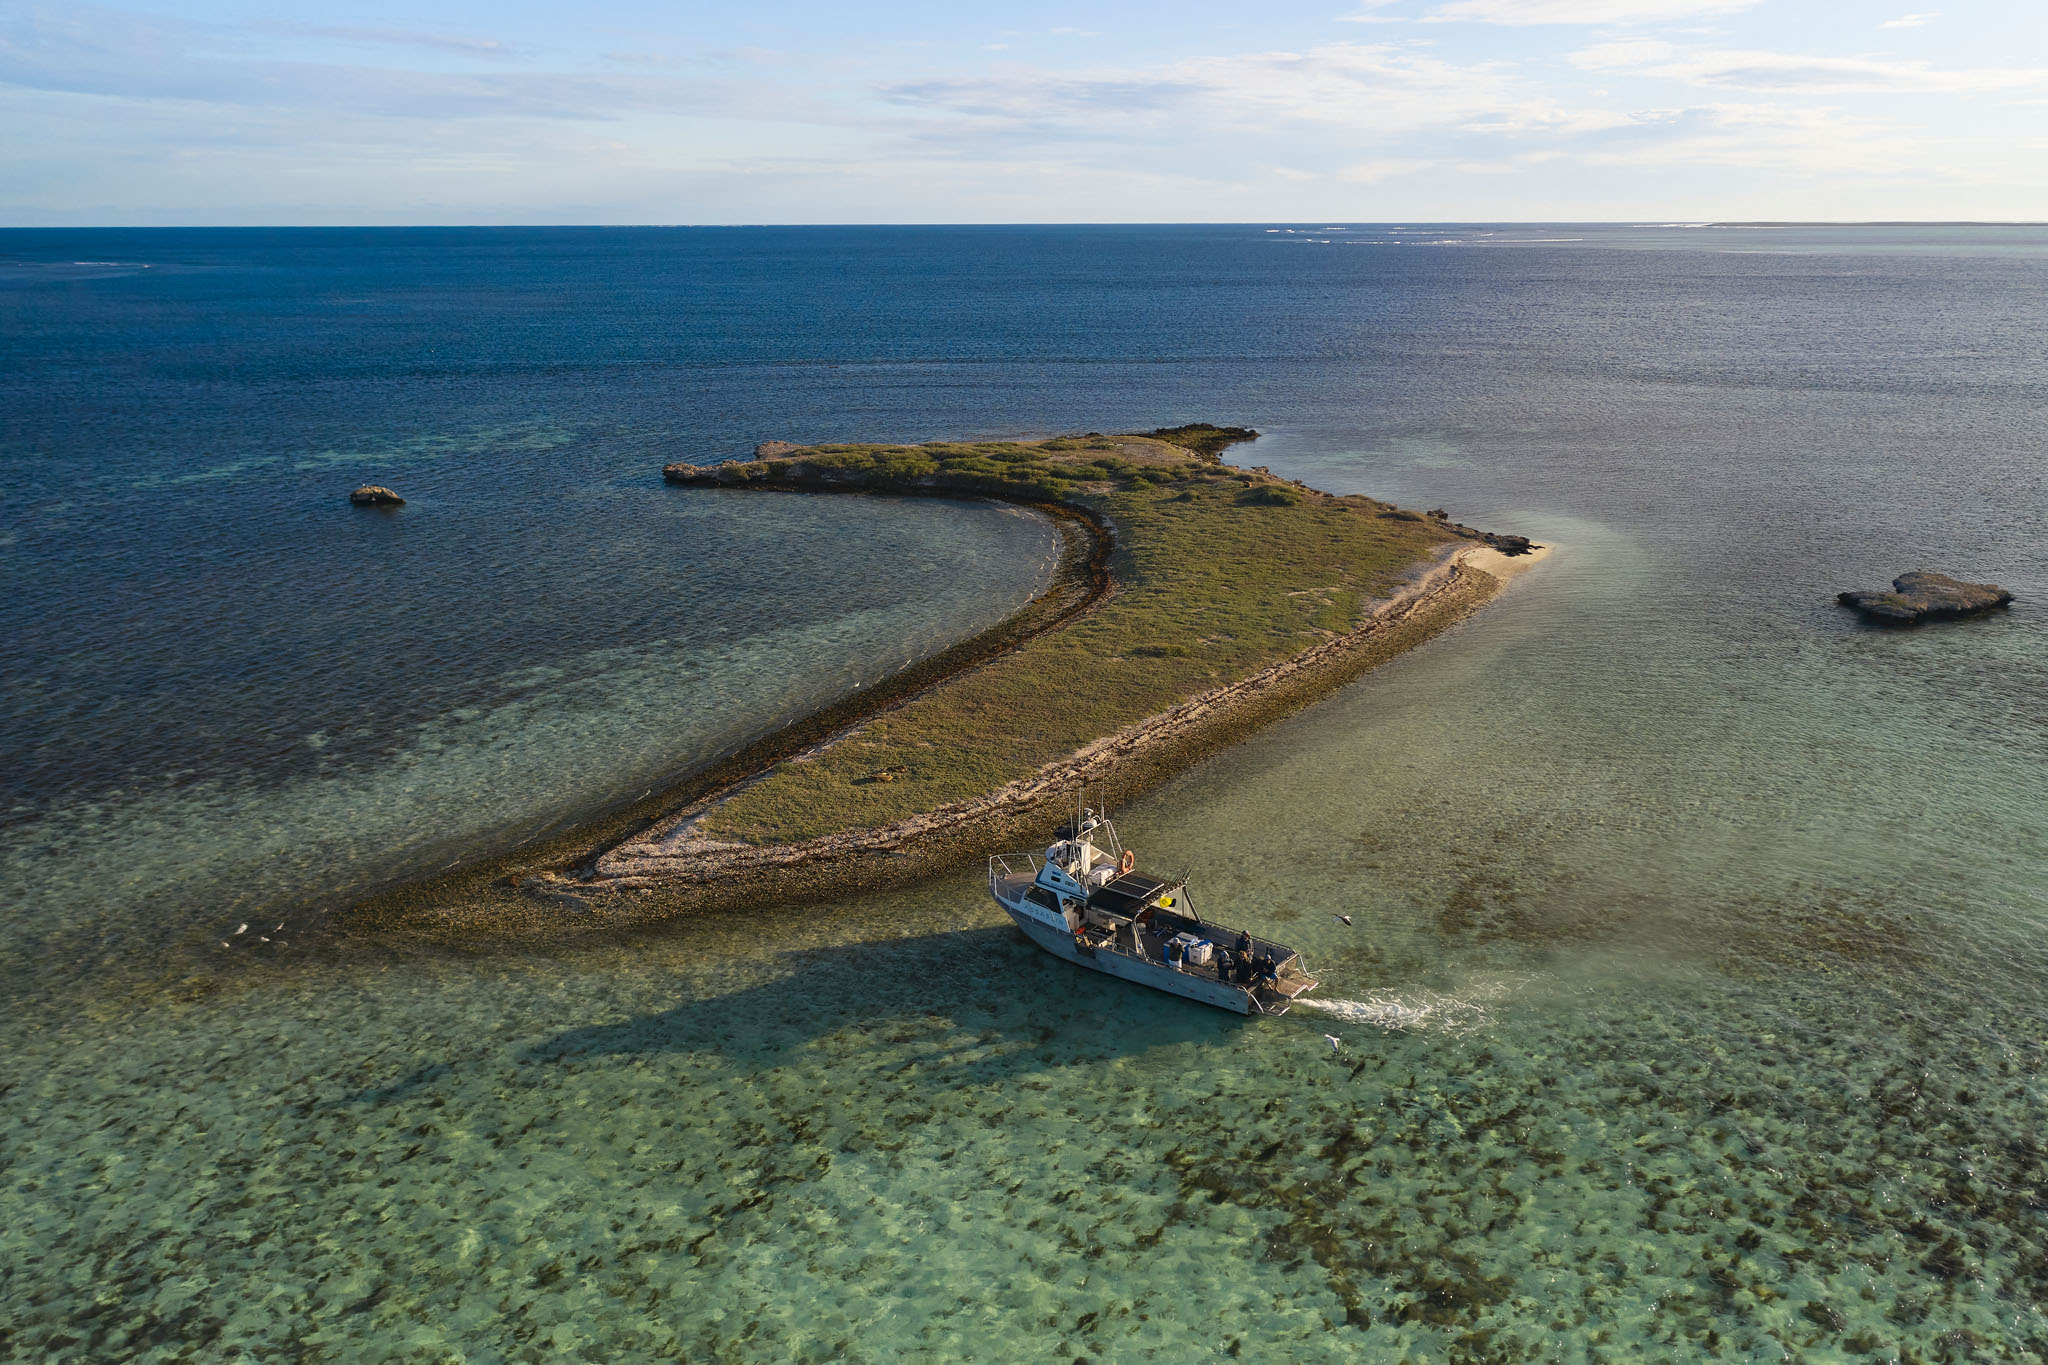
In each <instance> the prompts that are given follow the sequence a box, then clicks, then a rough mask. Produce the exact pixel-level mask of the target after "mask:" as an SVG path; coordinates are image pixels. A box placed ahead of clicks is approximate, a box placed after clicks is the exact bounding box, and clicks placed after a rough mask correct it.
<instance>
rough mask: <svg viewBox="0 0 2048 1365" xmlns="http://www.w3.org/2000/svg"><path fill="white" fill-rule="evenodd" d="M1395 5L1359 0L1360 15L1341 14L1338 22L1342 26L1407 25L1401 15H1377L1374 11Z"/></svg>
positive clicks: (1382, 0) (1379, 0) (1380, 0)
mask: <svg viewBox="0 0 2048 1365" xmlns="http://www.w3.org/2000/svg"><path fill="white" fill-rule="evenodd" d="M1393 3H1394V0H1359V5H1358V13H1356V14H1340V15H1338V16H1337V22H1338V23H1340V24H1405V23H1407V22H1408V21H1407V20H1406V19H1405V18H1403V17H1401V16H1400V15H1398V14H1376V13H1374V11H1375V10H1383V9H1385V8H1386V7H1387V6H1389V5H1391V4H1393Z"/></svg>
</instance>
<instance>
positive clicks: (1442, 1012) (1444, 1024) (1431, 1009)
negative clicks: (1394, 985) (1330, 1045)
mask: <svg viewBox="0 0 2048 1365" xmlns="http://www.w3.org/2000/svg"><path fill="white" fill-rule="evenodd" d="M1508 990H1509V987H1508V983H1506V982H1495V983H1491V984H1488V985H1484V986H1477V987H1473V988H1471V989H1468V990H1465V991H1461V992H1457V993H1454V994H1446V993H1444V992H1441V991H1431V990H1411V991H1375V992H1373V993H1372V994H1371V995H1369V996H1367V997H1366V998H1365V999H1363V1000H1318V999H1316V998H1314V997H1312V996H1305V997H1302V998H1299V999H1297V1000H1296V1001H1295V1002H1294V1007H1295V1008H1296V1009H1311V1010H1320V1011H1321V1012H1322V1013H1324V1014H1326V1015H1328V1016H1330V1017H1331V1018H1333V1019H1340V1020H1342V1021H1343V1022H1345V1023H1347V1024H1370V1025H1372V1026H1373V1027H1374V1028H1378V1029H1384V1030H1386V1031H1387V1032H1388V1033H1447V1034H1461V1033H1470V1032H1472V1031H1473V1030H1474V1029H1478V1028H1483V1027H1485V1025H1486V1024H1487V1022H1488V1021H1489V1020H1490V1019H1491V1018H1492V1017H1493V1011H1492V1008H1491V1006H1492V1005H1493V1004H1494V1003H1495V1002H1497V1001H1499V1000H1500V999H1501V998H1502V997H1504V996H1506V995H1507V993H1508Z"/></svg>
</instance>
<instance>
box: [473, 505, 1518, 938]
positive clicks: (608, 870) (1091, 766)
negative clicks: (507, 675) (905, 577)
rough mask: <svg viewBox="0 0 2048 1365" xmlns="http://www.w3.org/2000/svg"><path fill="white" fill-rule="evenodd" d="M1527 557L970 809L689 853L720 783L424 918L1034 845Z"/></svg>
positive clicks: (1428, 581)
mask: <svg viewBox="0 0 2048 1365" xmlns="http://www.w3.org/2000/svg"><path fill="white" fill-rule="evenodd" d="M1541 555H1542V551H1537V552H1535V553H1532V554H1529V555H1524V556H1519V557H1516V558H1512V559H1511V558H1508V557H1507V556H1504V555H1501V554H1500V553H1499V552H1498V551H1495V550H1492V549H1488V548H1486V547H1483V546H1466V547H1453V548H1451V549H1449V550H1447V552H1446V553H1445V554H1444V555H1442V556H1441V557H1440V558H1439V560H1438V562H1437V563H1435V564H1434V565H1433V566H1431V567H1430V568H1429V569H1428V570H1427V571H1426V572H1425V573H1423V574H1422V575H1421V576H1420V577H1419V578H1418V579H1417V580H1416V581H1415V582H1414V583H1412V584H1411V585H1410V586H1409V587H1408V588H1406V589H1405V590H1404V591H1402V592H1401V593H1399V594H1397V595H1396V596H1394V597H1393V598H1391V599H1389V600H1388V601H1386V602H1384V603H1382V604H1381V605H1380V606H1379V607H1378V608H1377V609H1376V610H1375V611H1374V612H1373V613H1372V615H1371V616H1370V617H1369V618H1368V619H1367V620H1366V621H1365V622H1363V623H1362V624H1361V625H1359V626H1358V627H1357V628H1356V629H1354V630H1352V631H1351V632H1349V633H1348V634H1345V635H1341V636H1338V637H1336V638H1335V639H1332V640H1328V641H1325V642H1323V643H1321V644H1319V645H1316V646H1314V647H1313V648H1310V649H1308V650H1306V651H1304V652H1302V653H1301V654H1298V655H1296V656H1294V657H1293V658H1290V659H1287V660H1285V661H1283V662H1281V663H1278V664H1275V665H1273V666H1272V667H1270V668H1266V669H1264V670H1261V671H1260V672H1258V673H1256V674H1253V675H1252V676H1250V677H1247V678H1243V679H1240V680H1239V681H1237V682H1235V683H1231V684H1229V685H1227V686H1223V687H1218V688H1216V689H1214V690H1212V691H1210V692H1205V693H1203V694H1201V695H1199V696H1195V697H1191V698H1189V699H1188V700H1187V701H1185V702H1182V703H1180V704H1179V705H1177V706H1174V707H1172V708H1170V709H1169V710H1167V711H1164V712H1162V713H1160V714H1158V715H1155V716H1152V717H1149V718H1147V719H1146V720H1143V721H1141V722H1139V723H1137V724H1135V725H1131V726H1128V727H1126V728H1124V729H1123V730H1121V731H1119V732H1117V733H1116V734H1114V735H1110V736H1108V737H1106V738H1104V739H1101V740H1098V741H1096V742H1095V743H1093V744H1091V745H1089V746H1087V747H1086V748H1084V749H1082V750H1081V751H1079V752H1077V753H1074V754H1071V755H1069V756H1068V757H1066V758H1065V759H1062V760H1061V761H1059V762H1056V763H1053V764H1049V765H1047V766H1046V767H1045V768H1042V769H1040V770H1039V771H1038V772H1036V773H1034V774H1032V775H1031V776H1030V777H1028V778H1025V779H1022V780H1020V781H1017V782H1012V783H1010V784H1008V785H1007V786H1004V787H1002V788H1000V789H998V790H996V791H994V792H991V793H989V794H988V795H987V796H985V797H982V798H980V799H979V800H975V801H969V802H960V803H955V804H953V805H950V806H944V807H941V808H939V809H937V810H934V811H931V812H929V813H928V814H925V815H921V816H918V817H916V818H914V819H910V820H904V821H899V822H896V823H893V824H890V825H886V826H880V827H876V828H872V829H863V830H853V831H848V832H845V833H841V834H835V835H831V836H828V837H826V838H821V839H813V840H807V841H804V842H801V843H793V844H779V845H758V846H757V845H736V846H735V845H729V844H727V845H718V844H708V843H705V842H698V841H693V840H691V839H690V838H689V837H688V833H687V831H688V830H689V827H690V825H691V824H692V822H694V821H695V820H697V819H699V818H700V817H701V816H702V815H704V814H705V813H706V811H707V810H709V809H711V808H712V807H714V806H715V805H716V804H717V803H718V801H720V800H722V799H724V798H726V797H728V796H729V795H731V794H732V793H733V792H734V791H736V790H738V789H739V787H740V786H742V785H743V783H734V784H732V785H730V786H728V787H727V788H725V789H724V790H722V791H720V792H717V793H714V794H713V795H711V796H709V797H708V798H706V799H703V800H700V801H698V802H696V803H693V804H692V805H690V806H688V807H686V808H684V809H683V810H681V811H678V812H676V813H675V814H674V815H672V816H670V817H669V818H668V819H665V820H663V821H660V822H658V823H657V824H655V825H653V826H651V827H649V828H647V829H646V830H644V831H643V832H641V833H639V834H637V835H634V836H632V837H630V838H628V839H627V840H626V841H624V842H622V843H620V844H618V845H616V846H614V847H612V848H610V849H608V850H605V851H603V852H601V853H599V854H598V855H597V856H596V857H595V858H594V859H592V860H591V861H590V862H589V863H587V864H585V866H584V868H583V875H581V876H576V875H569V874H564V873H559V872H539V873H534V874H530V875H526V876H522V877H518V878H517V893H516V894H512V895H506V896H500V897H492V898H489V899H488V900H487V901H485V902H481V903H479V902H471V903H469V904H467V905H465V906H463V907H461V908H460V909H454V908H453V907H446V906H445V905H444V906H443V907H439V908H440V909H441V913H440V914H438V915H436V916H435V918H437V919H440V920H441V925H442V927H443V928H446V929H459V930H464V931H489V932H506V931H514V932H516V931H520V930H525V931H529V932H530V931H558V930H562V929H575V928H592V927H595V926H596V925H598V924H602V925H605V926H613V927H616V926H622V925H627V924H632V923H639V922H648V921H653V920H658V919H663V918H667V917H669V916H671V915H674V914H678V913H683V912H687V911H692V910H722V909H733V908H739V907H744V906H747V905H759V904H765V903H773V902H781V901H793V900H808V899H814V898H822V897H828V896H833V895H839V894H844V893H847V892H850V891H855V890H878V889H884V888H887V887H891V886H899V885H903V884H907V883H909V882H912V881H915V880H918V879H919V878H922V877H925V876H929V875H931V874H932V873H934V872H938V871H941V870H945V869H949V868H954V867H958V866H960V865H961V864H962V863H964V862H969V861H972V860H974V859H976V858H978V857H981V856H983V855H984V854H986V853H987V852H989V851H991V850H994V849H996V848H997V847H998V846H1000V847H1002V848H1008V847H1011V846H1014V845H1017V844H1021V843H1030V842H1033V841H1036V840H1037V839H1039V838H1040V837H1041V836H1042V835H1043V834H1044V833H1045V826H1046V825H1047V824H1048V821H1049V819H1050V814H1051V812H1052V811H1053V810H1055V809H1058V808H1063V807H1064V804H1065V802H1066V801H1067V800H1068V799H1070V798H1071V796H1072V793H1073V791H1074V789H1075V787H1076V786H1077V785H1084V784H1085V785H1087V786H1089V787H1092V788H1098V789H1109V790H1114V791H1115V792H1116V793H1117V795H1118V796H1119V798H1120V799H1129V798H1130V797H1132V796H1134V795H1136V794H1137V793H1139V792H1141V791H1143V790H1145V789H1147V788H1149V787H1152V786H1155V785H1157V784H1158V783H1160V782H1162V781H1164V780H1166V779H1167V778H1169V777H1171V776H1173V775H1174V774H1176V773H1178V772H1180V771H1181V770H1183V769H1184V768H1186V767H1188V766H1189V765H1190V764H1192V763H1194V762H1197V761H1199V760H1200V759H1201V758H1203V757H1206V756H1207V755H1209V754H1211V753H1214V752H1216V751H1217V750H1219V749H1222V748H1225V747H1228V746H1229V745H1231V744H1234V743H1236V742H1237V741H1239V740H1241V739H1243V738H1244V737H1245V736H1247V735H1249V734H1250V733H1251V732H1253V731H1254V730H1256V729H1258V728H1259V727H1261V726H1263V725H1265V724H1268V723H1270V722H1271V721H1273V720H1276V719H1278V718H1279V717H1281V716H1283V715H1286V714H1288V713H1289V712H1292V711H1295V710H1298V709H1300V708H1301V707H1303V706H1305V705H1307V704H1309V703H1310V702H1312V701H1315V700H1317V699H1318V698H1320V697H1322V696H1325V695H1327V694H1328V693H1330V692H1332V691H1334V690H1336V689H1337V688H1339V687H1341V686H1343V685H1344V684H1345V683H1348V682H1351V681H1353V680H1354V679H1356V678H1358V677H1360V676H1362V675H1363V674H1365V673H1367V672H1370V671H1371V670H1372V669H1374V668H1376V667H1378V666H1379V665H1381V664H1383V663H1385V662H1387V661H1388V660H1390V659H1393V658H1395V657H1397V656H1399V655H1401V654H1403V653H1405V652H1406V651H1408V650H1410V649H1412V648H1414V647H1415V646H1417V645H1419V644H1422V643H1423V642H1424V641H1426V640H1428V639H1430V638H1431V637H1432V636H1434V635H1436V634H1438V633H1439V632H1441V631H1443V630H1445V629H1447V628H1448V627H1450V626H1452V625H1454V624H1456V623H1457V622H1459V621H1461V620H1463V619H1464V618H1465V617H1467V616H1469V615H1471V614H1472V613H1473V612H1474V611H1477V610H1478V609H1479V608H1480V607H1482V606H1484V605H1485V604H1486V603H1488V602H1490V601H1492V600H1493V598H1494V597H1495V596H1496V595H1497V594H1498V593H1499V592H1500V590H1501V589H1502V588H1503V587H1504V586H1505V584H1506V581H1507V579H1508V578H1509V577H1511V576H1512V575H1513V574H1515V573H1519V572H1520V571H1521V570H1523V569H1524V568H1526V567H1527V566H1528V565H1529V564H1531V563H1533V562H1535V561H1536V560H1537V559H1539V558H1540V557H1541ZM679 836H680V837H679ZM451 911H452V913H453V916H454V920H451V919H449V918H447V916H448V915H449V914H450V912H451ZM457 921H459V922H457Z"/></svg>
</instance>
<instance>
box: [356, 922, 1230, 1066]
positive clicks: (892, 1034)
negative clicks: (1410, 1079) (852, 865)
mask: <svg viewBox="0 0 2048 1365" xmlns="http://www.w3.org/2000/svg"><path fill="white" fill-rule="evenodd" d="M757 969H758V970H767V971H772V972H773V973H774V975H773V977H772V978H771V979H769V980H765V981H760V982H758V983H756V984H753V985H747V986H742V987H740V988H738V989H736V990H732V991H727V992H723V993H720V994H715V995H702V996H695V997H692V998H690V999H686V1000H681V1001H678V1002H677V1003H676V1004H674V1005H672V1006H670V1007H669V1008H667V1009H664V1010H661V1011H659V1012H657V1013H652V1014H641V1015H636V1016H633V1017H631V1018H627V1019H621V1020H617V1021H615V1022H611V1023H601V1024H588V1025H582V1026H579V1027H575V1028H567V1029H563V1030H561V1031H559V1032H557V1033H555V1034H553V1035H551V1036H549V1037H546V1038H543V1039H540V1040H538V1041H535V1042H533V1043H531V1044H528V1045H527V1046H525V1047H522V1048H519V1049H518V1050H517V1051H516V1053H514V1054H513V1057H512V1058H511V1059H509V1060H512V1061H513V1062H514V1064H515V1065H516V1066H517V1067H519V1068H521V1069H524V1068H526V1067H528V1066H541V1067H549V1068H561V1067H565V1066H566V1067H572V1068H573V1067H575V1066H576V1065H577V1064H578V1063H579V1062H581V1061H583V1060H584V1059H591V1058H602V1057H618V1056H636V1055H637V1056H652V1055H658V1054H664V1053H693V1052H694V1053H714V1054H717V1055H718V1056H719V1057H720V1058H721V1060H722V1061H723V1063H724V1064H725V1066H726V1067H727V1068H736V1069H738V1070H739V1071H741V1072H742V1073H753V1072H761V1071H768V1070H773V1069H775V1068H777V1067H781V1066H785V1065H791V1064H795V1063H798V1062H799V1061H800V1060H801V1059H800V1054H803V1053H806V1052H810V1051H812V1050H814V1049H819V1048H825V1049H828V1050H830V1051H831V1052H834V1053H844V1054H846V1055H847V1056H848V1057H856V1056H857V1057H860V1058H863V1059H873V1060H879V1061H882V1062H883V1063H884V1064H886V1065H888V1066H890V1067H891V1068H901V1067H908V1066H916V1067H919V1068H922V1069H924V1070H925V1071H927V1072H930V1071H931V1070H934V1069H939V1070H943V1071H945V1072H947V1073H948V1079H949V1081H950V1082H951V1083H953V1084H958V1085H973V1084H977V1083H980V1082H984V1081H991V1080H995V1079H998V1078H1003V1077H1014V1076H1018V1075H1025V1074H1030V1073H1033V1072H1037V1071H1043V1070H1049V1069H1053V1068H1057V1067H1062V1066H1067V1065H1072V1064H1074V1063H1076V1062H1089V1063H1093V1062H1099V1061H1103V1060H1106V1059H1110V1058H1115V1057H1119V1056H1133V1055H1137V1054H1142V1053H1145V1052H1149V1051H1152V1050H1154V1049H1158V1048H1169V1047H1175V1046H1178V1045H1180V1044H1184V1043H1216V1042H1227V1041H1230V1040H1231V1039H1234V1038H1235V1037H1236V1036H1237V1035H1238V1033H1239V1032H1240V1031H1241V1030H1242V1029H1243V1028H1244V1027H1245V1026H1246V1022H1247V1021H1246V1020H1245V1019H1243V1018H1242V1017H1240V1016H1236V1015H1230V1014H1225V1013H1223V1012H1221V1011H1217V1010H1213V1009H1209V1008H1207V1007H1205V1006H1202V1005H1199V1004H1196V1003H1195V1002H1192V1001H1188V1000H1180V999H1175V998H1173V997H1170V996H1164V995H1160V994H1157V993H1154V992H1151V991H1134V990H1132V989H1131V988H1130V987H1129V986H1128V985H1126V984H1124V983H1122V982H1119V981H1116V980H1114V979H1110V978H1105V977H1102V976H1099V975H1097V974H1095V973H1093V972H1089V971H1086V970H1083V969H1082V968H1079V967H1076V966H1074V965H1072V964H1070V963H1064V962H1058V961H1050V960H1048V959H1047V957H1046V955H1045V954H1044V953H1042V952H1040V951H1039V950H1038V949H1037V948H1035V947H1034V946H1033V945H1032V944H1031V943H1030V942H1029V941H1028V940H1027V939H1026V938H1025V937H1024V935H1023V934H1022V933H1021V932H1020V931H1019V930H1017V929H1016V928H1014V927H1012V926H1011V925H1007V924H1005V925H999V926H990V927H986V928H976V929H960V930H951V931H946V932H941V933H933V934H922V935H917V936H914V937H909V938H900V939H889V940H885V941H882V942H875V943H853V944H844V945H834V946H830V947H822V948H802V949H796V950H793V951H790V952H786V953H781V954H778V955H776V956H775V957H774V958H772V959H770V960H769V961H768V962H767V963H765V964H761V965H760V966H759V967H758V968H757ZM459 1065H460V1063H453V1062H447V1061H441V1062H434V1063H432V1064H430V1065H427V1066H423V1067H420V1068H419V1069H417V1070H415V1071H414V1072H413V1073H411V1074H410V1075H408V1076H405V1077H403V1078H402V1079H399V1080H397V1081H394V1082H392V1083H390V1084H388V1085H383V1086H378V1087H375V1088H368V1089H364V1090H361V1091H358V1092H356V1093H355V1094H353V1095H351V1096H349V1097H347V1099H346V1100H345V1101H343V1102H344V1103H368V1104H383V1103H389V1102H393V1101H398V1100H403V1099H406V1098H408V1097H410V1096H412V1095H414V1094H416V1093H417V1092H419V1091H421V1090H425V1089H429V1088H431V1087H433V1086H434V1085H435V1084H436V1083H437V1082H439V1081H440V1080H441V1079H443V1078H444V1077H447V1076H449V1075H451V1074H452V1073H453V1072H454V1071H455V1070H456V1069H457V1067H458V1066H459ZM532 1083H535V1084H541V1083H545V1082H544V1080H543V1079H542V1078H538V1077H536V1078H535V1079H534V1080H533V1081H532Z"/></svg>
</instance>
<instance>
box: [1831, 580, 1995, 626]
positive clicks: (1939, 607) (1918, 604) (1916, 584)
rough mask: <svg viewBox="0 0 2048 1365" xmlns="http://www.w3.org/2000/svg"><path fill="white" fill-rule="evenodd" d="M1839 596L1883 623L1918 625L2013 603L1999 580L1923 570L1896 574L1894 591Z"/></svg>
mask: <svg viewBox="0 0 2048 1365" xmlns="http://www.w3.org/2000/svg"><path fill="white" fill-rule="evenodd" d="M1835 600H1836V601H1837V602H1840V603H1841V604H1842V605H1843V606H1845V607H1854V608H1856V610H1858V611H1860V612H1862V613H1863V619H1864V620H1866V621H1873V622H1875V623H1877V624H1878V625H1881V626H1917V625H1919V624H1920V623H1921V622H1922V621H1947V620H1953V619H1955V618H1956V617H1958V616H1975V615H1977V614H1978V613H1979V612H1986V611H1992V610H1995V609H1997V608H1999V607H2003V606H2006V605H2008V604H2010V603H2011V601H2012V594H2011V593H2009V592H2007V591H2006V590H2005V589H2004V588H2001V587H1999V586H1998V585H1997V584H1996V583H1965V582H1962V581H1961V580H1960V579H1955V578H1950V577H1949V576H1948V575H1947V574H1938V573H1928V572H1926V571H1925V570H1921V571H1919V572H1915V573H1909V574H1901V575H1899V576H1898V577H1897V578H1894V579H1893V580H1892V590H1891V591H1890V592H1845V593H1838V594H1836V596H1835Z"/></svg>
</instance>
